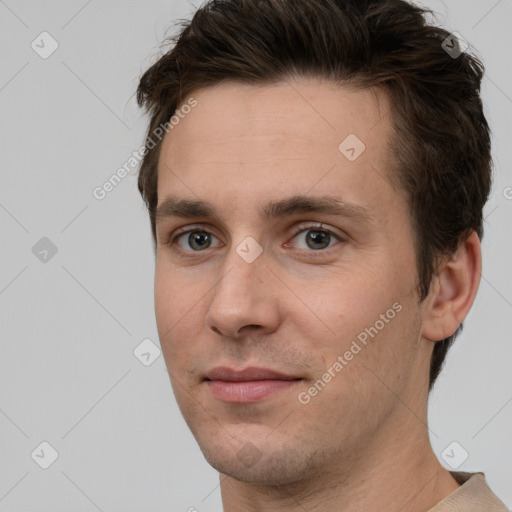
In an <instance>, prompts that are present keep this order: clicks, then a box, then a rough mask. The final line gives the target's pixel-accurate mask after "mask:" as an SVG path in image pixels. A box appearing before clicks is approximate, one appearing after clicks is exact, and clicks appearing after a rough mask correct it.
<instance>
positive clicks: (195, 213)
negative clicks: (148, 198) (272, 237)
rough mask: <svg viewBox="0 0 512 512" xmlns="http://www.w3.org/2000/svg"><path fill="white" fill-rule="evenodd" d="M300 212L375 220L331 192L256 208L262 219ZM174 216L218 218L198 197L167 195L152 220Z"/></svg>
mask: <svg viewBox="0 0 512 512" xmlns="http://www.w3.org/2000/svg"><path fill="white" fill-rule="evenodd" d="M302 213H324V214H327V215H334V216H338V217H345V218H348V219H353V220H356V221H359V222H362V223H366V224H370V223H372V222H373V221H375V220H376V217H375V215H374V214H372V213H370V211H369V210H368V209H367V208H365V207H364V206H361V205H359V204H356V203H351V202H348V201H345V200H343V199H341V198H339V197H335V196H303V195H296V196H292V197H289V198H286V199H281V200H278V201H270V202H269V203H267V204H266V205H265V206H264V207H263V208H262V209H261V211H260V216H261V217H262V218H263V219H267V220H272V219H278V218H281V217H287V216H292V215H296V214H302ZM171 217H178V218H185V219H199V218H204V217H208V218H213V219H218V220H222V219H221V216H220V215H219V213H218V212H217V210H216V209H215V207H214V206H213V205H212V204H210V203H208V202H206V201H200V200H191V199H178V198H175V197H172V196H169V197H167V198H166V199H165V200H164V201H163V202H162V203H161V204H160V205H159V206H158V207H157V209H156V214H155V221H156V222H157V223H158V222H160V221H162V220H164V219H167V218H171Z"/></svg>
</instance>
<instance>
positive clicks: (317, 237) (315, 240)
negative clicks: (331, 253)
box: [307, 231, 331, 249]
mask: <svg viewBox="0 0 512 512" xmlns="http://www.w3.org/2000/svg"><path fill="white" fill-rule="evenodd" d="M330 239H331V235H330V234H329V233H326V232H324V231H309V232H308V236H307V244H308V246H309V247H310V248H311V249H324V248H325V247H328V246H329V242H330ZM310 242H312V244H313V245H311V244H310ZM315 244H319V245H320V246H321V247H318V245H315Z"/></svg>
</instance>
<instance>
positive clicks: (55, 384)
mask: <svg viewBox="0 0 512 512" xmlns="http://www.w3.org/2000/svg"><path fill="white" fill-rule="evenodd" d="M424 5H428V6H431V7H432V8H433V9H434V10H436V11H437V12H438V13H439V17H438V20H439V22H440V23H442V24H443V26H445V27H446V28H448V29H449V30H455V31H458V32H459V33H460V34H461V35H462V36H463V37H465V38H466V39H467V40H469V41H470V43H471V44H472V45H474V46H475V47H476V48H477V49H478V51H479V55H480V56H481V57H482V59H483V61H484V63H485V65H486V68H487V75H486V78H485V80H484V83H483V98H484V102H485V109H486V113H487V115H488V120H489V122H490V124H491V127H492V130H493V145H494V146H493V150H494V153H493V154H494V162H495V181H494V187H493V193H492V197H491V198H490V201H489V203H488V205H487V207H486V225H485V236H484V239H483V259H484V266H483V274H482V281H481V284H480V289H479V293H478V297H477V300H476V303H475V304H474V307H473V309H472V310H471V312H470V314H469V316H468V318H467V320H466V321H465V325H464V331H463V333H462V335H461V336H460V337H459V338H458V339H457V341H456V344H455V346H454V347H453V348H452V350H451V352H450V354H449V357H448V360H447V363H446V367H445V369H444V371H443V373H442V375H441V376H440V378H439V381H438V383H437V385H436V387H435V390H434V392H433V394H432V396H431V404H430V422H429V426H430V428H431V438H432V444H433V447H434V449H435V451H436V453H437V454H438V456H439V457H441V453H442V452H443V450H444V449H445V448H446V447H447V446H448V445H449V444H450V443H451V442H453V441H457V442H458V443H459V444H460V445H461V446H463V447H464V449H465V450H466V451H467V452H468V453H469V457H468V458H467V460H466V461H465V462H464V464H463V465H462V466H461V467H460V468H459V470H463V471H484V472H485V474H486V476H487V480H488V482H489V484H490V485H491V487H492V488H493V490H494V491H495V492H496V493H497V494H498V495H499V496H500V497H501V499H502V500H503V501H504V502H505V503H506V504H507V505H508V507H512V485H510V484H511V483H512V470H511V461H512V441H511V437H510V433H511V425H512V372H511V371H510V361H511V357H512V343H511V335H510V332H511V330H512V272H511V263H512V238H511V232H512V231H511V218H512V189H509V188H507V187H512V173H511V163H512V152H511V146H512V145H511V143H510V126H511V124H510V121H511V114H512V99H511V98H512V77H511V69H512V66H511V61H510V50H511V42H512V35H511V34H512V33H511V32H510V30H509V26H510V20H511V19H512V3H511V2H510V0H501V1H497V2H496V1H495V0H486V1H482V0H471V1H468V0H450V1H449V2H448V1H447V2H443V1H439V0H436V1H434V0H432V1H429V2H424ZM192 10H193V6H192V3H191V2H187V1H185V0H171V1H169V0H167V1H164V0H146V1H144V2H143V1H139V2H134V1H127V0H123V1H120V0H118V1H114V0H103V1H101V2H100V1H89V2H87V1H86V0H73V1H69V0H68V1H66V2H65V1H63V0H61V1H57V0H51V1H50V0H47V1H35V0H18V1H14V0H5V1H1V2H0V41H1V46H2V54H1V66H0V120H1V121H0V130H1V133H0V141H1V146H0V147H1V171H0V172H1V187H0V230H1V231H0V232H1V235H2V239H1V245H0V254H1V265H0V329H1V331H0V332H1V341H0V344H1V345H0V354H1V356H0V511H2V512H20V511H24V512H36V511H37V512H44V511H48V512H50V511H51V512H64V511H66V512H69V511H75V512H85V511H93V510H100V511H104V512H107V511H142V510H143V511H144V512H157V511H162V510H171V511H173V512H179V511H187V510H188V509H189V508H191V507H195V509H197V511H199V512H213V511H217V512H218V511H220V510H221V508H222V507H221V501H220V490H219V486H218V474H217V472H216V471H215V470H214V469H212V468H211V467H210V466H209V465H208V464H207V462H206V461H205V460H204V458H203V456H202V454H201V452H200V450H199V448H198V446H197V444H196V443H195V440H194V439H193V437H192V435H191V434H190V432H189V430H188V428H187V426H186V424H185V422H184V421H183V419H182V417H181V415H180V412H179V409H178V407H177V405H176V402H175V399H174V397H173V395H172V391H171V386H170V382H169V377H168V374H167V373H166V369H165V364H164V360H163V357H162V356H160V357H158V358H157V359H156V360H155V361H154V362H153V363H152V364H151V365H149V366H144V365H143V364H142V363H141V362H140V360H139V359H137V358H136V357H135V356H134V353H133V351H134V349H135V348H136V347H137V346H138V345H139V344H140V343H141V342H142V341H143V340H145V339H150V340H152V341H153V342H154V344H155V345H156V346H158V345H159V342H158V337H157V331H156V324H155V319H154V311H153V272H154V257H153V250H152V245H151V237H150V230H149V222H148V218H147V215H146V212H145V210H144V206H143V203H142V201H141V199H140V197H139V193H138V190H137V183H136V181H137V180H136V172H132V173H131V174H130V175H128V176H126V177H124V179H123V180H121V182H120V183H119V184H118V185H117V186H116V187H115V188H113V189H112V190H111V191H110V192H109V193H108V194H106V196H105V197H104V198H103V199H97V198H96V197H95V196H94V195H93V192H94V190H95V189H97V187H101V186H102V185H103V184H104V183H105V182H106V181H107V180H108V179H109V178H110V177H111V176H112V175H113V174H114V173H116V171H117V169H119V168H120V167H121V166H123V165H124V164H125V163H127V162H128V160H129V158H130V156H131V155H132V153H133V151H136V150H138V148H139V147H140V146H141V144H142V142H143V139H144V136H145V130H146V123H147V118H146V117H144V116H143V114H142V112H140V111H139V110H138V109H137V107H136V103H135V98H134V93H135V90H136V87H137V84H138V78H139V77H140V75H141V73H142V72H143V71H144V70H145V69H147V67H148V66H149V65H150V64H151V63H152V62H154V60H153V57H154V56H155V55H156V54H157V53H158V47H159V43H160V42H161V41H162V39H163V37H164V35H165V31H166V29H167V28H168V27H170V26H171V25H172V23H173V21H175V20H176V19H178V18H184V17H187V16H188V15H189V13H191V11H192ZM43 31H46V32H48V33H49V34H51V36H52V38H53V39H54V40H55V41H57V43H58V48H57V49H56V50H55V52H54V53H53V54H51V55H50V56H49V57H47V58H42V57H41V56H40V54H39V53H36V51H35V50H34V49H33V48H32V46H31V44H32V42H33V41H35V43H34V44H35V45H36V44H38V45H39V46H38V51H39V52H43V51H49V50H50V49H51V44H52V41H51V40H50V39H49V38H48V36H40V34H41V33H42V32H43ZM41 38H43V43H41ZM53 44H54V43H53ZM135 171H136V169H135ZM44 237H46V238H45V239H43V238H44ZM41 239H43V240H42V241H41ZM47 239H48V240H47ZM34 247H35V248H34ZM55 250H56V251H57V252H56V253H55V254H53V252H55ZM45 251H46V252H45ZM52 251H53V252H52ZM41 258H42V259H43V260H45V258H46V260H45V261H41ZM42 442H47V443H49V444H50V445H51V446H52V447H53V449H55V450H56V452H58V458H57V460H56V461H55V462H54V463H53V464H52V465H51V466H50V467H49V468H48V469H42V468H41V467H40V465H39V464H38V463H44V461H43V459H45V460H46V461H49V460H50V459H48V457H50V458H51V453H52V452H51V449H50V448H48V447H47V446H46V445H43V446H42V447H41V446H40V444H41V443H42ZM34 450H35V452H34ZM41 450H43V451H42V452H41ZM31 454H33V456H31ZM38 454H39V458H38Z"/></svg>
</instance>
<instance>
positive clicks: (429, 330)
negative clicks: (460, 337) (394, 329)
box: [421, 231, 482, 341]
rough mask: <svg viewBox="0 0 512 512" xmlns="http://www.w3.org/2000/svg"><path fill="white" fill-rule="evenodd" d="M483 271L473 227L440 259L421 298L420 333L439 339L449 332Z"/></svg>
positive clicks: (469, 301) (470, 302) (468, 303)
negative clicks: (466, 235) (422, 305)
mask: <svg viewBox="0 0 512 512" xmlns="http://www.w3.org/2000/svg"><path fill="white" fill-rule="evenodd" d="M481 273H482V251H481V247H480V240H479V238H478V235H477V234H476V232H475V231H473V232H472V233H471V235H469V237H468V238H466V240H465V241H463V242H461V243H460V244H459V247H458V248H457V251H456V252H455V253H454V254H452V255H451V257H450V258H448V259H445V260H443V263H442V264H441V265H440V266H439V268H438V270H437V273H436V275H435V276H434V278H433V280H432V283H431V288H430V292H429V294H428V297H427V299H426V300H425V302H424V305H425V309H424V310H423V325H422V332H421V333H422V336H423V337H425V338H427V339H429V340H432V341H440V340H443V339H445V338H448V337H449V336H451V335H452V334H453V333H454V332H455V331H456V330H457V327H458V326H459V325H460V324H461V323H462V321H463V320H464V318H466V315H467V314H468V312H469V310H470V308H471V306H472V305H473V301H474V300H475V296H476V292H477V291H478V285H479V284H480V277H481Z"/></svg>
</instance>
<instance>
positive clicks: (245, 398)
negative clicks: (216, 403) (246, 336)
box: [205, 366, 302, 404]
mask: <svg viewBox="0 0 512 512" xmlns="http://www.w3.org/2000/svg"><path fill="white" fill-rule="evenodd" d="M301 380H302V379H301V378H300V377H294V376H292V375H286V374H284V373H281V372H278V371H275V370H270V369H268V368H255V367H250V368H245V369H244V370H235V369H233V368H228V367H226V366H220V367H217V368H213V369H212V370H210V371H209V372H208V373H207V375H206V377H205V384H206V385H207V387H208V389H209V391H210V392H211V394H212V395H213V396H214V397H215V398H216V399H218V400H220V401H222V402H225V403H230V404H251V403H256V402H260V401H262V400H266V399H270V398H271V397H272V396H274V395H277V394H279V392H284V391H285V390H287V389H288V390H289V389H292V388H294V387H295V386H296V385H297V383H298V382H299V381H301Z"/></svg>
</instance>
